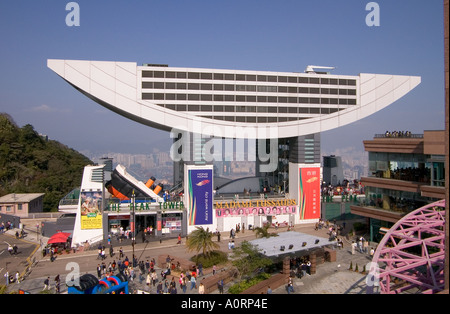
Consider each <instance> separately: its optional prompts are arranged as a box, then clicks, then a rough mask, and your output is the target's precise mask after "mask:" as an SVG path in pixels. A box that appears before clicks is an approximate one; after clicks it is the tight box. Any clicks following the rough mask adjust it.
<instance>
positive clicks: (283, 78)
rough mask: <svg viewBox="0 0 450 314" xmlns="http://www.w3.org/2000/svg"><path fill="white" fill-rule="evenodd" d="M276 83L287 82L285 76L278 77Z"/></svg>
mask: <svg viewBox="0 0 450 314" xmlns="http://www.w3.org/2000/svg"><path fill="white" fill-rule="evenodd" d="M278 82H283V83H286V82H287V76H279V77H278Z"/></svg>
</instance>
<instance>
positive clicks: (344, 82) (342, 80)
mask: <svg viewBox="0 0 450 314" xmlns="http://www.w3.org/2000/svg"><path fill="white" fill-rule="evenodd" d="M339 85H347V80H344V79H339Z"/></svg>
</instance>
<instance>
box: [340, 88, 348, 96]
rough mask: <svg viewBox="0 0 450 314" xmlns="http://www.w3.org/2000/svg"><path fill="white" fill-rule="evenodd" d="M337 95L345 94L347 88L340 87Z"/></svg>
mask: <svg viewBox="0 0 450 314" xmlns="http://www.w3.org/2000/svg"><path fill="white" fill-rule="evenodd" d="M339 95H347V90H346V89H340V90H339Z"/></svg>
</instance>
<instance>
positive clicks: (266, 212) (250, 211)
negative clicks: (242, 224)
mask: <svg viewBox="0 0 450 314" xmlns="http://www.w3.org/2000/svg"><path fill="white" fill-rule="evenodd" d="M296 212H297V206H273V207H247V208H217V209H216V217H234V216H276V215H289V214H295V213H296Z"/></svg>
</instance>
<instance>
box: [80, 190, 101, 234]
mask: <svg viewBox="0 0 450 314" xmlns="http://www.w3.org/2000/svg"><path fill="white" fill-rule="evenodd" d="M80 197H81V229H82V230H86V229H102V228H103V225H102V210H101V208H102V193H101V192H81V195H80Z"/></svg>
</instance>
